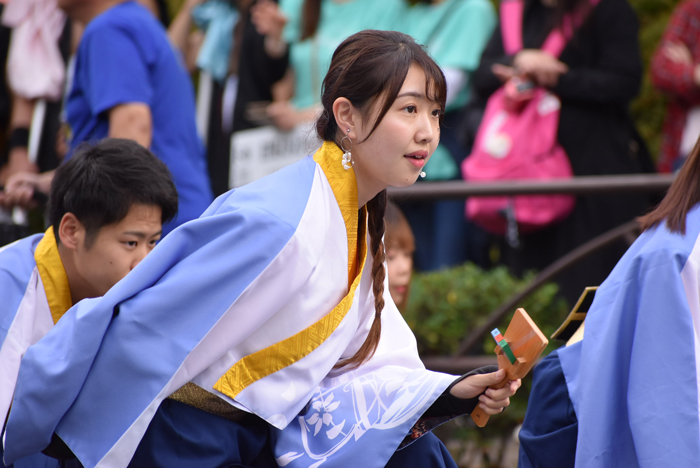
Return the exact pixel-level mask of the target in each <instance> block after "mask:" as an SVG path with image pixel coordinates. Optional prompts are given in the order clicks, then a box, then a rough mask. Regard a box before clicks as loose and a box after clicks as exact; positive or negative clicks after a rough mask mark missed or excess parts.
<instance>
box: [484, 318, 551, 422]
mask: <svg viewBox="0 0 700 468" xmlns="http://www.w3.org/2000/svg"><path fill="white" fill-rule="evenodd" d="M503 339H504V340H505V341H506V343H507V344H508V347H510V352H508V353H506V352H504V350H503V349H502V347H501V346H500V345H498V346H496V349H495V350H494V351H495V353H496V355H497V358H498V368H499V369H505V371H506V377H505V378H504V379H503V381H502V382H500V383H497V384H496V385H492V386H491V388H496V389H498V388H503V387H504V386H505V385H506V383H508V381H510V380H517V379H522V378H523V377H525V376H526V375H527V373H528V372H530V369H532V368H533V366H534V365H535V363H536V362H537V359H539V357H540V355H541V354H542V351H544V348H546V347H547V343H549V341H547V338H546V337H545V336H544V334H543V333H542V332H541V331H540V329H539V328H537V325H535V322H533V321H532V319H531V318H530V316H529V315H527V312H525V309H518V310H516V311H515V314H514V315H513V318H512V320H511V321H510V324H509V325H508V329H507V330H506V334H505V336H504V337H503ZM506 351H508V350H506ZM511 352H512V355H513V356H514V362H511V359H509V357H508V354H511ZM472 419H473V420H474V422H475V423H476V425H477V426H479V427H484V426H485V425H486V423H487V422H488V421H489V415H488V414H487V413H486V412H484V410H482V409H481V407H479V406H477V407H476V408H475V409H474V411H472Z"/></svg>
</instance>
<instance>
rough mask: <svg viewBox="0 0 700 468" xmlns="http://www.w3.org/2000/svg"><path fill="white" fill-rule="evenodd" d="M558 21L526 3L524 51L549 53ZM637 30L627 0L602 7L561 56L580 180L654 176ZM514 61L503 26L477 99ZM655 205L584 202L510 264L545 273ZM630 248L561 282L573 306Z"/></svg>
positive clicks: (477, 80) (613, 251) (594, 260)
mask: <svg viewBox="0 0 700 468" xmlns="http://www.w3.org/2000/svg"><path fill="white" fill-rule="evenodd" d="M553 13H554V10H553V9H550V8H547V7H545V6H544V5H542V3H540V1H539V0H530V1H528V2H527V4H526V7H525V14H524V20H523V44H524V48H526V49H527V48H539V47H540V46H541V45H542V43H543V41H544V39H545V38H546V36H547V35H548V34H549V32H550V31H551V29H552V25H553V19H552V17H553ZM637 30H638V21H637V17H636V14H635V13H634V11H633V10H632V8H631V7H630V5H629V4H628V3H627V1H626V0H601V1H600V3H599V4H598V5H597V6H596V7H595V9H594V10H593V11H592V13H591V14H590V16H589V17H588V18H587V20H586V21H585V23H584V24H583V26H582V27H581V28H580V29H579V30H578V31H576V33H575V34H574V37H573V38H572V39H571V40H570V41H569V42H568V43H567V45H566V47H565V49H564V51H563V52H562V54H561V56H560V60H561V61H562V62H564V63H565V64H566V65H568V67H569V71H568V72H567V73H565V74H563V75H561V77H560V79H559V83H558V84H557V86H556V87H554V88H553V90H552V91H553V92H554V93H555V94H556V95H557V96H559V98H560V99H561V103H562V107H561V115H560V122H559V131H558V140H559V143H560V144H561V146H562V147H563V148H564V150H565V151H566V153H567V155H568V156H569V159H570V161H571V165H572V168H573V171H574V175H577V176H582V175H603V174H627V173H638V172H653V171H654V168H653V164H652V162H651V158H650V157H649V153H648V151H647V149H646V146H645V144H644V142H643V141H642V140H641V138H640V136H639V134H638V133H637V131H636V129H635V127H634V124H633V122H632V119H631V117H630V115H629V112H628V106H629V104H630V102H631V101H632V99H633V98H634V97H635V96H636V95H637V93H638V92H639V88H640V84H641V79H642V72H643V70H642V60H641V56H640V52H639V43H638V31H637ZM512 60H513V58H512V57H510V56H507V55H506V54H505V52H504V49H503V43H502V38H501V29H500V26H499V27H497V28H496V30H495V31H494V34H493V36H492V38H491V40H490V41H489V44H488V45H487V47H486V49H485V50H484V53H483V55H482V58H481V63H480V65H479V68H478V69H477V71H476V72H475V73H474V76H473V81H472V84H473V87H474V91H475V94H476V95H477V96H478V97H479V99H480V100H481V101H482V104H485V102H486V99H488V97H489V96H490V95H491V94H492V93H493V92H494V91H496V89H498V87H499V86H500V85H501V83H500V81H499V80H498V79H497V78H496V76H495V75H494V74H493V73H492V72H491V66H492V65H493V64H494V63H501V64H504V65H511V64H512ZM649 201H650V200H649V197H648V196H647V195H643V194H642V195H640V194H610V195H599V196H598V195H597V196H585V197H577V199H576V208H575V209H574V212H573V213H572V214H571V216H569V218H567V219H566V220H564V221H563V222H562V223H560V224H557V225H553V226H550V227H548V228H546V229H543V230H541V231H538V232H536V233H532V234H528V235H521V244H522V246H521V248H520V249H519V250H515V249H512V248H510V247H508V246H507V245H504V246H503V249H502V258H503V261H504V262H505V263H506V264H507V265H508V266H509V267H510V268H511V270H512V271H513V272H514V273H516V274H521V273H522V272H523V271H525V270H527V269H532V268H535V269H538V270H541V269H543V268H545V267H546V266H548V265H549V264H551V263H552V262H553V261H555V260H556V259H557V258H559V257H561V256H562V255H564V254H566V253H567V252H569V251H571V250H573V249H574V248H576V247H578V246H579V245H581V244H583V243H585V242H586V241H588V240H590V239H592V238H594V237H596V236H598V235H600V234H602V233H604V232H606V231H608V230H610V229H612V228H614V227H616V226H619V225H620V224H623V223H625V222H627V221H629V220H631V219H633V218H634V217H636V216H639V215H641V214H643V213H644V212H645V211H646V210H647V209H648V207H649ZM504 244H505V243H504ZM627 247H628V245H627V244H626V243H624V242H622V241H620V242H619V243H617V244H614V245H611V246H610V247H608V248H606V249H604V250H602V251H599V252H598V253H596V254H593V255H592V256H590V257H588V258H587V259H585V260H583V261H582V262H580V263H578V264H576V265H575V266H574V267H573V268H571V269H570V270H569V271H567V272H565V273H563V274H562V275H560V276H559V278H558V279H557V281H558V282H559V284H560V286H561V289H562V293H563V295H564V296H565V297H566V298H567V299H568V300H569V302H570V304H574V303H575V301H576V299H577V298H578V297H579V295H580V294H581V292H582V291H583V288H584V287H586V286H597V285H599V284H600V283H601V282H602V281H603V280H604V279H605V278H606V276H607V275H608V274H609V273H610V271H611V270H612V268H613V267H614V266H615V264H616V263H617V261H618V260H619V259H620V257H621V256H622V254H623V253H624V252H625V250H626V249H627Z"/></svg>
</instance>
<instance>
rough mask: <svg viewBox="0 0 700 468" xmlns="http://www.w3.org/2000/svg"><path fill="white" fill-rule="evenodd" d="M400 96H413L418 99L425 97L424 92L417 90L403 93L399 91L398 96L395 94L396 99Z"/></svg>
mask: <svg viewBox="0 0 700 468" xmlns="http://www.w3.org/2000/svg"><path fill="white" fill-rule="evenodd" d="M402 97H415V98H418V99H427V98H426V96H425V94H424V93H419V92H417V91H406V92H405V93H401V94H399V95H398V96H396V99H398V98H402Z"/></svg>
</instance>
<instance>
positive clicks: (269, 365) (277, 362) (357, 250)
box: [214, 142, 367, 398]
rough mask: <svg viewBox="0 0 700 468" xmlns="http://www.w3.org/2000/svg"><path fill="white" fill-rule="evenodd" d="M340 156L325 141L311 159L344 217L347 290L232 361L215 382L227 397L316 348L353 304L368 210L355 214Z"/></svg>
mask: <svg viewBox="0 0 700 468" xmlns="http://www.w3.org/2000/svg"><path fill="white" fill-rule="evenodd" d="M342 155H343V152H342V151H341V150H340V148H338V146H336V145H335V144H334V143H328V142H326V143H324V144H323V146H322V147H321V149H319V150H318V151H317V152H316V154H315V155H314V161H316V163H317V164H318V165H319V166H321V169H322V170H323V172H324V173H325V174H326V178H327V179H328V182H329V183H330V185H331V189H332V190H333V195H334V196H335V199H336V201H337V202H338V206H339V207H340V211H341V213H342V214H343V220H345V229H346V230H347V235H348V293H347V294H346V295H345V297H344V298H343V299H342V300H341V301H340V303H339V304H338V305H337V306H335V307H334V308H333V310H331V311H330V313H328V314H326V316H324V317H323V318H321V319H320V320H318V321H317V322H316V323H314V324H312V325H311V326H310V327H308V328H306V329H304V330H302V331H300V332H298V333H296V334H295V335H292V336H290V337H289V338H287V339H284V340H282V341H280V342H279V343H276V344H274V345H272V346H268V347H267V348H264V349H261V350H260V351H257V352H255V353H253V354H251V355H248V356H246V357H244V358H243V359H241V360H240V361H238V362H237V363H236V364H234V365H233V367H231V368H230V369H229V370H228V371H227V372H226V373H225V374H224V375H222V376H221V378H219V380H218V381H217V382H216V384H214V389H215V390H217V391H219V392H221V393H223V394H224V395H227V396H228V397H230V398H236V396H237V395H238V394H239V393H240V392H241V391H243V389H245V388H246V387H248V386H249V385H251V384H253V383H254V382H256V381H258V380H260V379H262V378H264V377H267V376H268V375H270V374H273V373H274V372H277V371H279V370H281V369H284V368H285V367H287V366H290V365H292V364H294V363H295V362H297V361H299V360H300V359H302V358H303V357H305V356H307V355H308V354H310V353H312V352H313V351H314V350H316V348H318V347H319V346H321V344H322V343H323V342H324V341H326V340H327V339H328V337H330V336H331V334H332V333H333V332H334V331H335V330H336V329H337V328H338V326H339V325H340V323H341V322H342V321H343V319H344V318H345V316H346V315H347V313H348V311H349V310H350V307H351V306H352V303H353V299H354V298H355V292H356V291H357V288H358V286H359V284H360V278H361V277H362V271H363V270H364V267H365V258H366V256H367V243H366V241H365V235H366V226H367V210H366V209H365V208H364V207H363V208H362V213H361V215H360V216H361V219H362V221H361V222H360V221H359V219H358V218H360V216H358V213H357V182H356V180H355V172H354V171H353V170H352V169H350V170H347V171H346V170H345V169H343V166H342V164H341V162H340V161H341V157H342ZM358 226H359V227H360V229H359V232H358ZM358 238H359V242H358Z"/></svg>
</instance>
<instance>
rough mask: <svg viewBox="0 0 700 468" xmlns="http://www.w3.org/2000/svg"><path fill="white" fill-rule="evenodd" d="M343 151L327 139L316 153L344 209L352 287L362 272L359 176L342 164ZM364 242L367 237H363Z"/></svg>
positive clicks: (318, 161) (363, 210) (341, 210)
mask: <svg viewBox="0 0 700 468" xmlns="http://www.w3.org/2000/svg"><path fill="white" fill-rule="evenodd" d="M342 157H343V150H341V149H340V148H338V145H336V144H335V143H333V142H330V141H325V142H324V143H323V146H321V148H319V150H318V151H317V152H316V154H314V161H316V163H317V164H318V165H319V166H321V169H322V170H323V173H324V174H325V175H326V178H327V179H328V183H329V184H330V185H331V189H332V190H333V195H334V196H335V200H336V202H338V207H340V212H341V213H342V215H343V220H344V221H345V230H346V231H347V235H348V286H350V285H351V284H352V282H353V280H354V279H355V276H356V275H357V274H358V271H357V266H358V260H357V250H358V242H357V241H358V238H357V237H358V236H357V229H358V224H359V216H358V213H357V211H358V206H357V179H356V178H355V170H354V169H352V168H351V169H349V170H347V171H346V170H345V169H344V168H343V165H342V164H341V159H342ZM365 219H366V210H365V209H364V207H363V209H362V220H363V224H364V222H365ZM360 242H361V243H362V244H364V242H365V239H364V236H363V238H362V239H360Z"/></svg>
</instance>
